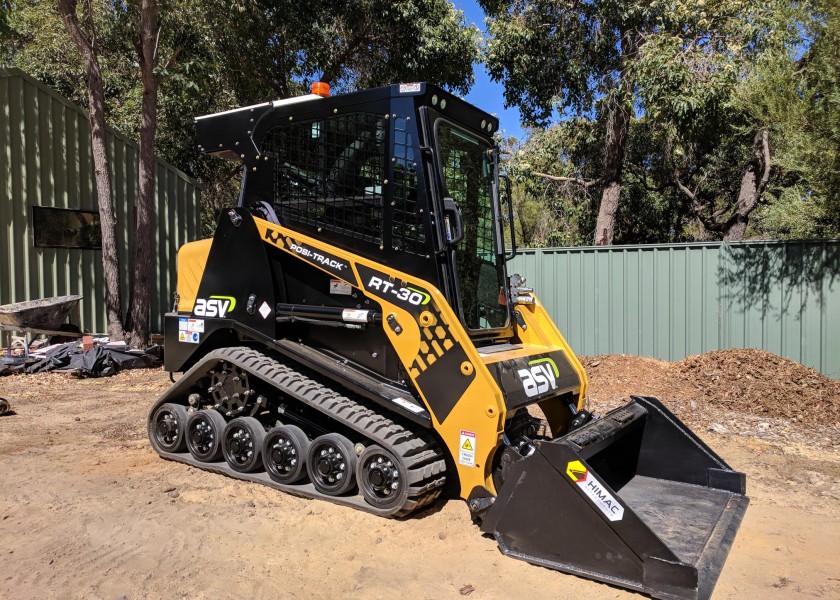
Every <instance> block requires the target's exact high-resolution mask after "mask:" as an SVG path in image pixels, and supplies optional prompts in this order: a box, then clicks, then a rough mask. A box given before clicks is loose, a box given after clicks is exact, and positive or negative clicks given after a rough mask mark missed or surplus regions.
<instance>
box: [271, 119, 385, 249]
mask: <svg viewBox="0 0 840 600" xmlns="http://www.w3.org/2000/svg"><path fill="white" fill-rule="evenodd" d="M386 132H387V129H386V125H385V120H384V118H383V117H382V116H381V115H375V114H369V113H350V114H346V115H336V116H333V117H328V118H325V119H318V120H311V121H302V122H296V123H290V124H288V125H282V126H278V127H275V128H274V129H272V130H271V131H269V132H268V134H267V135H266V137H265V140H264V142H263V146H262V151H263V152H264V153H266V154H268V155H269V156H272V157H273V158H274V159H275V173H274V210H275V212H276V213H277V215H278V216H279V217H280V219H281V221H282V220H285V221H291V222H296V223H304V224H307V225H310V226H313V227H323V228H325V229H329V230H332V231H336V232H339V233H343V234H345V235H347V236H349V237H353V238H357V239H362V240H366V241H369V242H373V243H381V242H382V227H383V225H382V211H383V195H382V186H383V182H384V179H385V175H384V174H385V146H386Z"/></svg>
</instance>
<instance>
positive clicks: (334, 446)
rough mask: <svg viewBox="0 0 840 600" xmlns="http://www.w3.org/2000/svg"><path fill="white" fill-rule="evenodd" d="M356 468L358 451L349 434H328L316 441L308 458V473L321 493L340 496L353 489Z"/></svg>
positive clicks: (310, 449)
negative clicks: (349, 438)
mask: <svg viewBox="0 0 840 600" xmlns="http://www.w3.org/2000/svg"><path fill="white" fill-rule="evenodd" d="M355 471H356V452H355V450H354V449H353V443H352V442H351V441H350V440H348V439H347V438H346V437H344V436H343V435H339V434H337V433H328V434H326V435H322V436H321V437H318V438H315V440H313V442H312V445H311V446H310V447H309V453H308V454H307V457H306V472H307V473H308V474H309V479H310V480H311V481H312V483H313V484H315V489H317V490H318V491H319V492H321V493H323V494H327V495H328V496H339V495H341V494H343V493H345V492H347V491H349V490H351V489H352V488H353V485H354V484H355V479H356V473H355Z"/></svg>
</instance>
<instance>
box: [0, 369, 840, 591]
mask: <svg viewBox="0 0 840 600" xmlns="http://www.w3.org/2000/svg"><path fill="white" fill-rule="evenodd" d="M704 356H705V355H704ZM724 358H726V357H724ZM687 360H688V359H687ZM701 360H705V359H702V357H701ZM721 360H723V359H721V358H720V357H717V358H716V359H715V360H713V361H711V363H714V364H720V363H721ZM727 360H728V359H727ZM759 362H760V361H759ZM586 364H587V369H588V371H589V373H590V379H591V387H590V398H591V404H592V406H593V407H594V408H595V409H596V410H604V409H606V408H607V407H608V406H611V405H615V404H617V403H619V402H622V401H626V400H627V398H628V396H629V393H630V392H632V393H639V394H649V395H658V396H660V397H661V398H662V399H663V400H664V401H665V402H666V403H667V404H668V405H669V406H671V407H672V408H673V410H674V411H675V412H676V413H677V414H678V415H679V416H680V417H682V418H684V419H685V420H686V421H687V422H689V424H690V425H691V426H692V427H693V428H694V429H695V431H696V432H697V433H698V434H699V435H700V436H701V437H702V438H704V439H705V440H706V441H707V442H708V443H709V444H710V445H711V446H712V447H713V448H714V449H716V450H717V451H718V453H719V454H721V455H722V456H723V457H724V459H725V460H727V461H728V462H729V463H730V464H731V465H732V466H733V467H735V468H736V469H739V470H743V471H745V472H746V473H747V485H748V494H749V496H750V497H751V499H752V500H751V504H750V507H749V509H748V510H747V514H746V517H745V519H744V522H743V524H742V527H741V530H740V532H739V534H738V537H737V538H736V540H735V544H734V546H733V548H732V551H731V553H730V555H729V559H728V561H727V563H726V566H725V567H724V569H723V573H722V575H721V578H720V580H719V581H718V584H717V588H716V592H715V595H714V597H715V598H742V597H746V596H748V595H749V596H752V597H761V598H762V599H773V598H840V443H839V442H840V433H838V425H837V423H836V419H829V420H824V421H823V422H822V423H821V424H819V423H818V422H817V420H816V419H814V418H812V415H811V411H810V410H805V411H803V410H801V409H800V410H795V409H796V406H797V405H798V403H800V402H801V401H802V399H803V398H805V397H809V396H808V393H810V392H812V391H813V389H812V388H813V386H814V385H817V384H816V383H814V382H819V385H817V387H819V386H823V388H821V391H820V392H819V394H821V395H817V396H815V398H816V400H814V398H811V400H810V401H811V402H812V403H813V402H825V405H826V406H827V407H829V408H827V409H826V410H827V411H828V412H829V413H831V407H835V408H836V407H837V406H840V394H838V395H835V391H833V390H834V388H832V387H831V383H830V382H829V383H825V381H823V380H820V379H815V380H813V381H812V382H811V384H812V385H811V387H808V382H807V381H806V382H805V383H804V384H802V385H804V386H805V387H804V388H802V389H799V392H798V393H797V394H795V395H794V396H793V397H790V398H788V397H787V396H786V395H783V396H782V397H781V398H780V399H776V400H774V402H777V404H778V406H775V407H774V406H773V405H770V406H765V405H763V404H762V402H761V399H760V398H759V399H758V400H756V399H755V398H753V397H751V396H749V393H748V392H749V389H751V388H750V386H749V385H747V386H746V387H745V386H744V385H742V384H743V382H739V381H735V380H740V379H741V377H737V372H738V371H740V370H742V369H740V367H741V366H742V365H738V366H739V368H738V369H734V370H733V369H730V371H732V372H734V373H735V375H732V373H730V374H729V376H727V375H726V374H725V373H724V374H721V373H717V374H716V377H715V379H713V380H712V379H711V378H709V379H708V380H702V379H701V378H699V377H697V376H695V375H696V373H694V372H693V371H692V369H694V368H695V367H691V365H689V364H688V363H686V361H683V362H682V363H664V362H661V361H655V360H651V359H643V358H636V357H622V356H607V357H592V358H588V359H586ZM753 366H755V365H753ZM788 366H789V365H788ZM751 368H752V367H751ZM756 368H758V371H755V370H754V369H753V370H750V371H749V375H750V377H753V378H756V377H757V378H759V379H760V380H762V379H769V378H772V377H779V376H780V375H779V373H781V372H782V371H783V369H781V368H780V367H779V366H778V365H776V366H775V367H772V368H771V367H768V366H766V365H765V366H764V367H763V368H764V369H770V370H771V371H773V372H769V371H768V372H763V373H762V372H761V368H762V367H761V365H759V367H756ZM699 372H701V371H700V370H699V367H697V373H699ZM727 377H729V378H727ZM784 378H785V379H788V378H789V373H788V375H785V377H784ZM745 381H749V380H745ZM698 382H699V383H698ZM168 385H169V381H168V378H167V375H166V374H165V373H164V372H162V371H129V372H124V373H121V374H118V375H116V376H114V377H111V378H107V379H81V380H79V379H72V378H69V377H68V376H67V375H65V374H58V373H51V374H41V375H33V376H11V377H5V378H2V379H0V396H3V397H5V398H8V399H9V400H10V401H11V403H12V407H13V409H14V411H15V414H13V415H9V416H4V417H0V598H4V599H17V598H38V599H41V598H104V599H113V600H117V599H123V598H126V599H133V598H166V599H169V598H190V599H192V598H197V599H203V598H207V599H211V598H212V599H218V598H351V597H352V598H389V599H391V598H394V597H395V596H397V595H398V596H401V597H402V598H406V599H414V598H420V599H424V598H428V599H438V598H461V597H469V598H470V599H471V600H472V599H476V598H479V599H499V600H501V599H507V598H529V600H537V599H541V598H555V599H556V598H560V599H563V598H570V599H571V598H582V597H588V598H642V596H640V595H638V594H632V593H629V592H625V591H622V590H619V589H616V588H612V587H609V586H606V585H602V584H598V583H594V582H590V581H587V580H583V579H580V578H577V577H573V576H569V575H563V574H561V573H558V572H555V571H550V570H548V569H544V568H540V567H536V566H532V565H529V564H526V563H523V562H520V561H516V560H513V559H511V558H507V557H504V556H502V555H501V554H500V552H499V551H498V549H497V546H496V543H495V541H493V540H492V539H490V538H486V537H482V535H481V534H480V532H479V531H478V529H477V528H476V527H475V526H474V525H473V524H472V523H471V521H470V518H469V512H468V510H467V507H466V505H465V504H464V503H463V502H461V501H458V500H450V501H448V502H440V503H438V504H437V505H436V507H435V508H434V509H432V510H430V511H427V512H425V513H423V514H422V515H420V516H417V517H413V518H409V519H406V520H403V521H397V520H388V519H383V518H379V517H375V516H372V515H368V514H365V513H362V512H359V511H355V510H352V509H348V508H342V507H339V506H335V505H332V504H329V503H327V502H316V501H309V500H304V499H300V498H296V497H293V496H289V495H286V494H283V493H281V492H277V491H274V490H272V489H269V488H266V487H263V486H259V485H256V484H246V483H239V482H237V481H235V480H232V479H228V478H226V477H224V476H221V475H215V474H209V473H205V472H202V471H199V470H196V469H193V468H190V467H188V466H186V465H182V464H176V463H172V462H169V461H165V460H162V459H160V458H159V457H158V456H157V455H156V454H154V453H153V452H152V450H151V448H150V447H149V445H148V443H147V440H146V431H145V420H146V412H147V410H148V408H149V406H150V405H151V403H152V402H153V400H154V399H155V397H156V396H157V395H158V394H160V393H161V392H162V391H163V390H165V389H166V388H167V386H168ZM773 389H775V388H773ZM744 390H747V392H746V393H747V395H746V396H744V394H743V392H744ZM803 390H804V391H803ZM733 394H734V395H735V397H740V398H741V399H742V401H743V403H744V405H745V407H746V408H745V410H744V411H739V410H738V403H737V402H729V400H728V399H729V398H730V397H733ZM738 394H741V395H740V396H738ZM721 398H723V399H726V401H724V400H721ZM820 398H823V400H820ZM786 402H789V403H790V404H791V406H792V407H793V408H792V409H791V410H792V411H793V412H792V413H791V414H790V416H788V417H783V416H781V415H784V414H785V413H784V412H783V411H782V409H785V410H787V404H786ZM765 404H766V403H765ZM771 404H772V403H771ZM799 405H800V406H801V404H799ZM832 414H834V415H836V414H837V413H836V411H835V412H833V413H832ZM803 415H804V416H803Z"/></svg>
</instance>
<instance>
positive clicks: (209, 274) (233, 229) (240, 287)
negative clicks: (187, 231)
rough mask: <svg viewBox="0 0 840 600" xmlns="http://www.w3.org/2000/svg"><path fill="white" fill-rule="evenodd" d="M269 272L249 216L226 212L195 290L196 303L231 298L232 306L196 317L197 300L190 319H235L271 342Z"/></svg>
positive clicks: (273, 301) (236, 210)
mask: <svg viewBox="0 0 840 600" xmlns="http://www.w3.org/2000/svg"><path fill="white" fill-rule="evenodd" d="M237 217H239V218H238V219H237ZM273 271H274V270H273V269H272V266H271V264H270V263H269V260H268V256H267V255H266V252H265V245H264V244H263V242H262V241H261V240H260V235H259V232H258V231H257V227H256V225H255V224H254V219H253V217H251V214H250V213H249V212H248V211H247V210H245V209H242V208H232V209H230V210H228V211H227V212H225V213H224V214H222V217H221V218H220V219H219V224H218V226H217V228H216V235H215V236H214V237H213V245H212V246H211V247H210V255H209V256H208V257H207V266H206V267H205V268H204V276H203V277H202V279H201V285H200V286H199V288H198V299H203V300H210V299H211V298H212V297H214V296H219V297H228V298H233V299H234V300H235V301H236V302H235V304H233V303H231V306H230V308H229V309H228V310H227V311H226V312H225V313H224V314H215V315H214V314H209V313H207V312H205V313H203V314H200V311H198V310H197V308H198V304H199V302H198V299H197V300H196V307H194V308H193V316H194V317H196V318H201V317H213V316H218V317H227V318H230V319H236V320H237V321H239V322H240V323H242V324H243V325H245V326H246V327H249V328H251V329H255V330H256V331H259V332H260V333H262V334H264V335H267V336H269V337H271V338H273V337H274V335H275V321H274V305H275V304H276V298H275V293H274V289H275V282H274V280H273V278H272V273H273ZM251 296H253V297H254V298H253V300H252V302H251V306H252V308H253V310H249V308H248V306H249V303H248V300H249V298H250V297H251ZM263 303H265V304H266V305H267V306H268V308H269V309H270V310H269V311H268V312H265V311H263V312H262V313H261V312H260V310H259V309H260V307H261V306H262V305H263Z"/></svg>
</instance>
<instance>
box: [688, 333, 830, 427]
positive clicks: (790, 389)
mask: <svg viewBox="0 0 840 600" xmlns="http://www.w3.org/2000/svg"><path fill="white" fill-rule="evenodd" d="M675 371H676V373H675V374H676V375H678V376H679V377H680V378H681V379H683V380H684V381H686V382H687V383H689V384H691V385H692V386H694V388H695V389H696V391H697V393H698V394H699V396H700V397H701V398H702V399H703V400H704V401H705V402H708V403H713V404H717V405H719V406H721V407H723V408H727V409H730V410H737V411H742V412H747V413H750V414H754V415H766V416H769V417H780V418H787V419H797V417H801V418H798V419H797V420H800V421H803V422H806V423H815V424H822V425H830V424H834V423H838V422H840V381H836V380H834V379H829V378H828V377H826V376H825V375H822V374H821V373H819V371H816V370H814V369H809V368H808V367H804V366H802V365H801V364H799V363H797V362H795V361H792V360H790V359H787V358H782V357H780V356H776V355H775V354H771V353H770V352H764V351H763V350H744V349H735V350H716V351H714V352H706V353H705V354H699V355H697V356H689V357H688V358H686V359H684V360H683V361H681V362H679V363H676V364H675Z"/></svg>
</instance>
